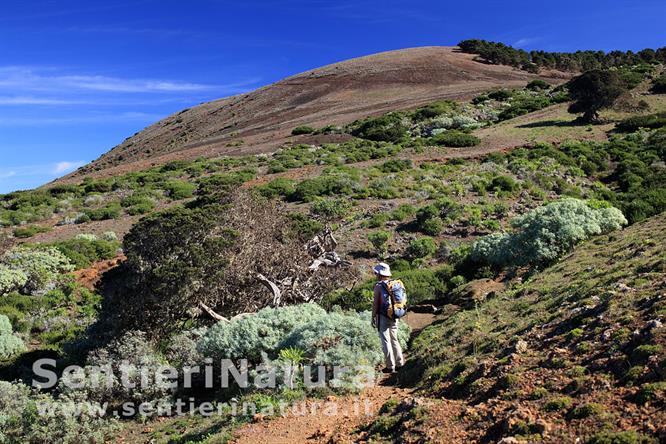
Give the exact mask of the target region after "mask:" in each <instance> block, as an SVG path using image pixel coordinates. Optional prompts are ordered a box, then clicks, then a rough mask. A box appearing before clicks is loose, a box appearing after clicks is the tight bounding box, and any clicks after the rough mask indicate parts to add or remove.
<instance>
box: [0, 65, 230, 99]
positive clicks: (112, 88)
mask: <svg viewBox="0 0 666 444" xmlns="http://www.w3.org/2000/svg"><path fill="white" fill-rule="evenodd" d="M52 71H53V70H52V69H43V68H42V69H39V68H33V67H26V66H4V67H0V89H10V88H11V89H13V90H19V91H53V92H72V91H77V90H78V91H82V90H90V91H103V92H118V93H180V92H195V91H206V90H214V89H217V88H218V87H220V86H221V87H222V88H224V87H225V86H234V85H209V84H202V83H192V82H179V81H174V80H165V79H126V78H120V77H108V76H102V75H78V74H77V75H72V74H66V75H61V74H53V73H52Z"/></svg>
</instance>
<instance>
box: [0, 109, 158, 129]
mask: <svg viewBox="0 0 666 444" xmlns="http://www.w3.org/2000/svg"><path fill="white" fill-rule="evenodd" d="M163 117H164V116H163V115H161V114H151V113H142V112H133V111H129V112H124V113H115V114H109V113H103V114H94V115H89V114H86V115H68V116H64V117H62V116H56V117H50V116H29V117H12V116H10V117H4V116H0V126H44V125H74V124H93V123H94V124H101V125H103V124H109V123H119V122H138V123H150V122H154V121H157V120H159V119H161V118H163Z"/></svg>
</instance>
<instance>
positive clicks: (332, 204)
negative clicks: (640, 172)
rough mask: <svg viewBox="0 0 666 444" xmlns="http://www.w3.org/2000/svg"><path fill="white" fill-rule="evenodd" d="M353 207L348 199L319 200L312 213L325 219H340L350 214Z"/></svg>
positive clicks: (316, 201)
mask: <svg viewBox="0 0 666 444" xmlns="http://www.w3.org/2000/svg"><path fill="white" fill-rule="evenodd" d="M351 207H352V205H351V202H349V200H347V199H317V200H315V201H314V202H313V204H312V207H311V208H310V211H311V212H312V214H316V215H317V216H322V217H324V218H325V219H340V218H342V217H344V216H346V215H347V214H348V213H349V210H350V209H351Z"/></svg>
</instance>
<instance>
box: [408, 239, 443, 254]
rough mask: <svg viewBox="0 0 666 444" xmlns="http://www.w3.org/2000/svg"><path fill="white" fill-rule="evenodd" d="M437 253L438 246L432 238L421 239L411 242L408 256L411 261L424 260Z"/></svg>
mask: <svg viewBox="0 0 666 444" xmlns="http://www.w3.org/2000/svg"><path fill="white" fill-rule="evenodd" d="M436 251H437V244H436V243H435V241H434V240H433V239H432V238H431V237H421V238H418V239H413V240H412V241H410V242H409V246H408V247H407V251H406V255H407V257H409V258H411V259H422V258H426V257H428V256H432V255H433V254H435V252H436Z"/></svg>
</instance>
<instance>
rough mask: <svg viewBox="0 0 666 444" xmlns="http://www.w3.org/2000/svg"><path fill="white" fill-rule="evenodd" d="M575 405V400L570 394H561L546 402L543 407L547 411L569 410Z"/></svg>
mask: <svg viewBox="0 0 666 444" xmlns="http://www.w3.org/2000/svg"><path fill="white" fill-rule="evenodd" d="M572 405H573V400H572V399H571V398H569V397H568V396H561V397H559V398H554V399H551V400H550V401H548V402H547V403H546V404H544V406H543V409H544V410H545V411H547V412H558V411H560V410H568V409H570V408H571V406H572Z"/></svg>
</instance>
